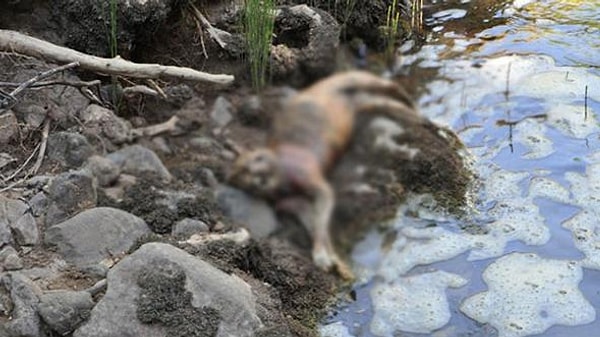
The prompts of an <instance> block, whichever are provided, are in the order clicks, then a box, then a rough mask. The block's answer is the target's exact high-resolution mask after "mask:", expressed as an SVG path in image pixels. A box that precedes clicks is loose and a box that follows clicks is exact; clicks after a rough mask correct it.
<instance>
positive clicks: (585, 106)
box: [583, 85, 588, 121]
mask: <svg viewBox="0 0 600 337" xmlns="http://www.w3.org/2000/svg"><path fill="white" fill-rule="evenodd" d="M587 91H588V86H587V85H586V86H585V98H584V101H583V114H584V119H583V120H585V121H587V117H588V112H587V101H588V93H587Z"/></svg>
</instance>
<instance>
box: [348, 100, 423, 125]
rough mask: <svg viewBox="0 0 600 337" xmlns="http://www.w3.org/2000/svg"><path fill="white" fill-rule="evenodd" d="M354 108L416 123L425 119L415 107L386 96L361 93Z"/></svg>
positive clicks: (360, 111) (362, 111)
mask: <svg viewBox="0 0 600 337" xmlns="http://www.w3.org/2000/svg"><path fill="white" fill-rule="evenodd" d="M354 109H356V111H357V112H358V113H378V114H382V115H385V116H387V117H389V118H392V119H393V120H396V121H410V122H413V123H415V124H416V123H420V122H423V120H424V119H423V118H422V117H421V116H419V114H417V112H416V110H415V109H414V108H413V107H410V106H407V105H406V104H404V103H403V102H399V101H397V100H395V99H393V98H390V97H385V96H377V95H371V94H360V95H358V96H357V97H356V99H355V101H354Z"/></svg>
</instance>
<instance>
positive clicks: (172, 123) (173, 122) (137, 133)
mask: <svg viewBox="0 0 600 337" xmlns="http://www.w3.org/2000/svg"><path fill="white" fill-rule="evenodd" d="M177 122H179V117H177V116H173V117H171V118H169V120H168V121H166V122H164V123H159V124H154V125H150V126H146V127H143V128H137V129H133V130H131V136H132V137H134V138H139V137H154V136H157V135H160V134H162V133H166V132H169V133H171V134H178V133H179V132H181V129H180V128H179V127H178V126H177Z"/></svg>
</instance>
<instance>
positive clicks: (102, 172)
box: [85, 156, 121, 187]
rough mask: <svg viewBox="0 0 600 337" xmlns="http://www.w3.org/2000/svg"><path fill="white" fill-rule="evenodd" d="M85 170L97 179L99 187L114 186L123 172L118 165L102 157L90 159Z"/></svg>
mask: <svg viewBox="0 0 600 337" xmlns="http://www.w3.org/2000/svg"><path fill="white" fill-rule="evenodd" d="M85 168H86V169H87V170H89V171H90V172H91V173H92V175H93V176H94V177H96V180H98V186H102V187H106V186H110V185H113V184H114V183H115V182H116V181H117V179H119V174H121V170H120V168H119V166H118V165H117V164H115V163H114V162H113V161H112V160H110V159H107V158H104V157H101V156H91V157H89V158H88V160H87V162H86V164H85Z"/></svg>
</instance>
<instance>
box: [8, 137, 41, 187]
mask: <svg viewBox="0 0 600 337" xmlns="http://www.w3.org/2000/svg"><path fill="white" fill-rule="evenodd" d="M40 145H41V144H38V145H37V146H36V147H35V149H33V151H32V152H31V154H30V155H29V157H27V159H25V162H24V163H23V164H22V165H21V166H19V167H18V168H17V169H16V170H15V171H14V172H13V173H12V174H11V175H9V176H8V177H6V178H4V179H2V182H3V183H5V182H8V181H10V180H12V179H14V178H15V177H16V176H17V175H18V174H19V173H21V171H23V169H24V168H25V167H26V166H27V165H28V164H29V162H30V161H31V159H33V157H34V156H35V154H36V152H37V151H38V149H39V148H40Z"/></svg>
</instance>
